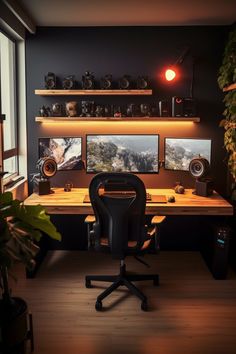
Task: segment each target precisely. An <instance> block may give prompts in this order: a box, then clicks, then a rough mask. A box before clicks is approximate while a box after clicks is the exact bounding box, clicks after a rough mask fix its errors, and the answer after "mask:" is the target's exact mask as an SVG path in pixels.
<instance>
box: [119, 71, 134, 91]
mask: <svg viewBox="0 0 236 354" xmlns="http://www.w3.org/2000/svg"><path fill="white" fill-rule="evenodd" d="M130 78H131V77H130V76H129V75H124V76H122V77H121V78H120V79H119V88H120V89H122V90H127V89H129V88H130Z"/></svg>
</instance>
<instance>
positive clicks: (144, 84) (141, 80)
mask: <svg viewBox="0 0 236 354" xmlns="http://www.w3.org/2000/svg"><path fill="white" fill-rule="evenodd" d="M136 86H137V89H141V90H144V89H147V88H148V77H147V76H138V78H137V80H136Z"/></svg>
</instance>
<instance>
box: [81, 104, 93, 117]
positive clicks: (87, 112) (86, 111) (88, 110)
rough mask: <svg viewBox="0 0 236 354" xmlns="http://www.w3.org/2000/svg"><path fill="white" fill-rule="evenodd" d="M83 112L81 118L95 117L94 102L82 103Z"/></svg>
mask: <svg viewBox="0 0 236 354" xmlns="http://www.w3.org/2000/svg"><path fill="white" fill-rule="evenodd" d="M81 110H82V112H81V115H80V117H94V101H82V102H81Z"/></svg>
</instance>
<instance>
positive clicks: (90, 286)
mask: <svg viewBox="0 0 236 354" xmlns="http://www.w3.org/2000/svg"><path fill="white" fill-rule="evenodd" d="M85 286H86V288H92V284H91V280H85Z"/></svg>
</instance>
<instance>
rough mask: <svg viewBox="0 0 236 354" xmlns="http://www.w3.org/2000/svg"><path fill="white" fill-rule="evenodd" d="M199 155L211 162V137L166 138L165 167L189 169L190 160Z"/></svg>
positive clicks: (179, 169)
mask: <svg viewBox="0 0 236 354" xmlns="http://www.w3.org/2000/svg"><path fill="white" fill-rule="evenodd" d="M199 155H200V156H201V157H204V158H206V159H207V160H208V162H209V163H210V162H211V140H210V139H192V138H190V139H181V138H165V169H167V170H177V171H188V169H189V163H190V161H191V160H192V159H193V158H194V157H199Z"/></svg>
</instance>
